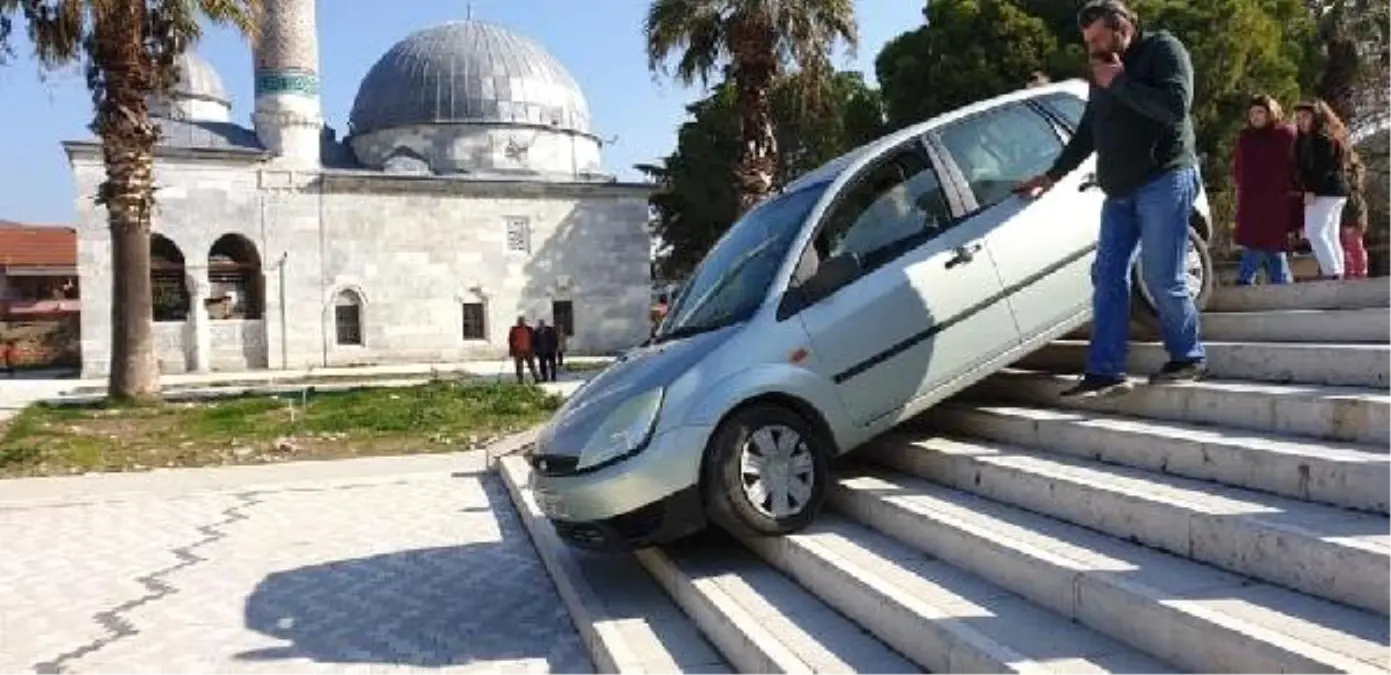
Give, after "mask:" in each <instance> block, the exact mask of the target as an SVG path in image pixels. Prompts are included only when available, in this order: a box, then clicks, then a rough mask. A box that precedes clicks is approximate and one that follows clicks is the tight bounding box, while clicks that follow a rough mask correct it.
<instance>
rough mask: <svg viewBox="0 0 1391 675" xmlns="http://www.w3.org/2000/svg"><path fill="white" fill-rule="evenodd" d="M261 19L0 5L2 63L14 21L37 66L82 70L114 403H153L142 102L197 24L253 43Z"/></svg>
mask: <svg viewBox="0 0 1391 675" xmlns="http://www.w3.org/2000/svg"><path fill="white" fill-rule="evenodd" d="M259 10H260V1H259V0H0V52H2V53H0V56H10V55H13V47H12V45H11V44H10V41H9V38H10V36H11V34H12V30H13V29H14V27H15V25H16V24H15V22H16V20H18V21H19V22H20V23H22V25H23V26H24V29H25V31H26V33H27V34H28V36H29V38H30V41H31V42H32V43H33V46H34V52H35V56H37V57H38V59H39V62H40V65H41V66H42V67H44V68H46V69H57V68H60V67H63V66H65V65H68V64H71V63H74V62H82V63H83V64H84V65H85V66H86V72H87V86H88V89H89V90H90V91H91V94H92V105H93V107H94V109H95V116H94V119H93V121H92V124H91V129H92V131H93V133H95V134H96V135H97V136H98V137H100V138H101V141H102V159H103V162H104V164H105V167H106V180H105V181H103V182H102V184H101V187H100V188H99V189H98V194H97V195H96V200H97V203H99V204H102V205H104V206H105V207H106V211H107V219H108V223H109V226H110V228H111V256H112V260H111V268H112V289H111V291H112V292H111V373H110V379H109V384H108V395H109V396H110V397H112V398H115V399H135V400H141V399H154V398H157V397H158V396H159V365H158V362H157V361H156V358H155V345H154V335H153V321H154V317H153V316H152V299H151V290H150V218H151V214H152V212H153V209H154V205H155V198H154V192H155V186H154V154H155V144H156V143H157V142H158V140H159V129H158V127H156V126H155V124H154V123H153V122H152V121H151V119H150V113H149V108H148V104H149V100H150V98H151V97H152V96H157V95H160V94H162V93H164V92H167V91H168V90H169V88H170V87H171V86H172V85H173V84H174V82H175V80H176V79H177V77H178V73H177V69H176V66H175V62H176V59H177V58H178V56H179V55H180V54H181V53H183V52H184V50H185V49H187V48H188V47H189V45H190V44H192V43H194V42H196V41H197V40H198V38H199V37H200V36H201V35H202V29H201V27H200V25H199V21H200V20H201V19H208V20H211V21H212V22H214V23H221V24H231V25H234V26H236V27H237V28H239V29H241V31H242V32H243V33H245V34H247V35H251V34H252V32H253V30H254V26H255V17H256V15H257V13H258V12H259Z"/></svg>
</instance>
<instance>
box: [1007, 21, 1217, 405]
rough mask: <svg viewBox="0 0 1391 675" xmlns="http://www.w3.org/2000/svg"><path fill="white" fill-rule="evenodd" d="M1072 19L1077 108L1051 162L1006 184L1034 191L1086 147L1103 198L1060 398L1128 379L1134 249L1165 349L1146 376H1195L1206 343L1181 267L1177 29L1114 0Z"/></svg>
mask: <svg viewBox="0 0 1391 675" xmlns="http://www.w3.org/2000/svg"><path fill="white" fill-rule="evenodd" d="M1077 24H1078V26H1079V27H1080V28H1081V30H1082V36H1083V38H1085V40H1086V43H1087V50H1088V52H1089V53H1090V55H1091V75H1092V77H1091V80H1092V86H1091V93H1090V96H1089V98H1088V101H1087V107H1086V110H1085V111H1084V112H1083V113H1082V119H1081V122H1080V123H1079V125H1078V129H1077V133H1076V134H1074V135H1073V136H1072V139H1071V140H1069V141H1068V144H1067V146H1066V147H1065V148H1064V149H1063V152H1062V154H1061V155H1059V157H1058V159H1057V161H1055V162H1054V163H1053V166H1052V167H1051V168H1050V169H1049V170H1048V171H1047V172H1045V173H1044V174H1042V175H1039V176H1035V177H1033V178H1030V179H1029V180H1026V181H1024V182H1022V183H1020V184H1019V185H1017V186H1016V187H1015V191H1016V192H1019V193H1021V194H1024V195H1026V196H1030V197H1036V196H1038V195H1039V194H1040V193H1042V192H1043V191H1045V190H1048V189H1049V188H1051V187H1052V186H1053V184H1054V183H1056V182H1057V181H1058V180H1059V179H1061V178H1062V177H1063V176H1064V175H1066V174H1068V173H1070V172H1072V171H1074V170H1075V169H1077V167H1078V166H1080V165H1081V164H1082V162H1083V160H1085V159H1086V158H1087V157H1088V156H1089V155H1091V154H1092V152H1095V153H1096V181H1097V185H1098V186H1099V187H1100V188H1101V190H1102V191H1103V192H1105V194H1106V201H1105V203H1104V205H1103V206H1102V210H1101V236H1100V241H1099V242H1098V245H1097V253H1096V262H1095V263H1093V265H1092V285H1093V291H1092V314H1093V317H1092V339H1091V344H1090V346H1089V348H1088V351H1087V365H1086V370H1085V372H1084V373H1083V376H1082V378H1081V380H1080V381H1079V382H1078V383H1077V384H1076V385H1075V386H1073V387H1071V388H1069V389H1068V390H1067V391H1064V392H1063V395H1064V396H1069V397H1070V396H1098V395H1104V394H1117V393H1122V392H1124V391H1126V390H1128V389H1129V388H1130V381H1129V380H1128V379H1127V378H1126V376H1125V364H1126V357H1127V351H1128V343H1129V339H1130V298H1131V287H1130V283H1131V282H1130V276H1131V275H1130V270H1131V267H1132V263H1133V261H1134V260H1135V256H1136V255H1137V249H1138V250H1139V255H1141V256H1143V259H1142V262H1143V264H1142V268H1143V270H1144V275H1145V283H1146V285H1147V286H1148V287H1149V289H1150V291H1151V294H1152V295H1153V297H1154V301H1155V305H1156V308H1157V309H1158V313H1159V322H1160V331H1161V334H1162V336H1163V339H1164V347H1165V349H1166V350H1167V351H1168V352H1169V361H1168V362H1167V363H1166V364H1164V367H1163V368H1162V369H1161V370H1160V371H1159V372H1157V373H1154V374H1153V375H1151V376H1150V383H1152V384H1159V383H1165V382H1180V381H1188V380H1196V379H1199V378H1201V377H1203V376H1204V375H1205V374H1206V371H1207V368H1206V351H1205V350H1204V348H1203V343H1202V339H1201V337H1200V330H1199V321H1198V310H1197V307H1196V306H1195V305H1194V304H1193V297H1192V295H1191V294H1190V293H1189V292H1188V285H1187V279H1186V275H1187V273H1186V270H1185V264H1184V262H1185V258H1186V254H1187V249H1188V222H1189V215H1190V214H1191V213H1192V210H1193V203H1194V201H1196V199H1197V197H1198V194H1199V191H1200V190H1201V189H1202V182H1201V178H1200V176H1199V175H1198V168H1197V164H1198V158H1197V153H1196V151H1195V150H1194V145H1195V140H1194V134H1193V120H1192V117H1191V109H1192V105H1193V63H1192V60H1191V58H1190V57H1189V55H1188V49H1187V48H1185V47H1184V46H1183V43H1181V42H1179V40H1178V38H1175V37H1174V36H1173V35H1171V34H1169V33H1167V32H1164V31H1144V30H1142V29H1141V26H1140V21H1139V18H1138V17H1137V16H1136V14H1135V13H1134V12H1133V11H1131V10H1130V8H1129V7H1126V6H1125V4H1124V3H1122V2H1120V0H1091V1H1090V2H1088V3H1087V4H1086V5H1084V6H1083V7H1082V9H1081V11H1080V12H1078V15H1077ZM1045 236H1046V235H1045ZM1142 244H1143V245H1142Z"/></svg>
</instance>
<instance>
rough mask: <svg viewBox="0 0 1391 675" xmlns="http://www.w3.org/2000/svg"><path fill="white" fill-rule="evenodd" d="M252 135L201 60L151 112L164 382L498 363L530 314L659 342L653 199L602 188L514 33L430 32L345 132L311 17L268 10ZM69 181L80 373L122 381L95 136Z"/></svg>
mask: <svg viewBox="0 0 1391 675" xmlns="http://www.w3.org/2000/svg"><path fill="white" fill-rule="evenodd" d="M263 14H264V16H263V18H262V25H261V30H260V36H259V38H258V40H257V41H256V44H255V45H253V48H252V51H253V56H254V63H255V110H254V113H253V114H252V125H253V127H252V128H246V127H243V126H240V125H238V124H236V123H234V122H232V121H231V119H230V117H231V101H230V99H229V97H228V95H227V93H226V90H225V89H224V88H223V85H222V81H221V79H220V78H219V76H218V74H217V73H216V72H215V71H214V70H213V68H212V67H211V66H210V65H209V64H208V63H206V62H204V61H203V60H201V59H199V58H198V57H197V56H196V55H193V54H186V55H185V56H184V57H183V58H182V61H181V63H180V78H179V84H178V86H177V87H175V89H174V91H173V92H172V93H171V94H170V95H169V96H168V97H164V98H162V99H161V100H159V101H155V102H152V112H153V113H154V114H155V116H156V118H157V122H158V124H159V125H160V127H161V130H162V132H163V133H162V140H161V142H160V146H159V149H158V152H157V158H156V180H157V186H158V187H157V190H158V191H157V193H156V198H157V200H158V207H157V212H156V215H155V217H154V224H153V229H154V234H153V236H152V242H151V258H152V262H151V268H152V277H153V279H152V281H153V286H154V303H155V307H154V314H155V322H156V323H155V336H156V343H157V350H158V354H159V361H160V367H161V370H162V371H163V372H203V371H209V370H249V369H263V368H309V367H319V366H348V365H368V364H383V363H426V362H447V361H463V360H470V359H480V358H500V357H502V356H504V355H505V354H506V334H507V330H508V328H509V327H510V326H511V325H512V324H513V323H514V322H515V320H516V318H517V317H518V316H525V317H527V318H528V320H530V321H531V322H533V323H534V322H535V321H536V320H538V319H544V320H546V321H547V322H552V323H554V324H555V325H558V326H560V327H562V328H563V329H565V330H566V331H567V332H568V333H569V334H570V335H571V336H572V337H570V339H569V350H570V351H571V352H572V353H577V354H584V353H589V354H603V353H612V352H615V351H618V350H622V349H624V348H627V347H630V346H633V345H635V344H637V343H639V342H641V341H642V340H643V339H644V338H645V337H647V335H648V323H647V321H648V308H649V305H650V299H651V295H650V293H651V283H652V282H651V267H650V259H651V240H650V236H649V234H648V229H647V223H648V206H647V198H648V196H649V195H650V193H651V190H652V187H651V186H650V185H646V184H633V183H621V182H618V181H617V180H615V178H614V177H613V176H612V175H608V174H605V173H604V170H603V168H602V165H601V151H602V147H603V142H602V140H601V139H600V137H599V136H598V135H597V134H596V132H595V130H594V126H593V122H592V120H591V118H590V113H589V109H588V105H587V103H586V102H585V97H584V94H583V93H582V92H581V90H580V88H579V86H578V85H577V84H576V82H575V80H574V78H573V77H572V76H571V75H570V74H569V73H568V72H567V71H566V69H565V67H564V66H563V65H562V64H561V63H560V62H558V61H557V60H556V59H555V58H554V57H553V56H551V55H550V54H549V53H548V52H547V51H546V50H545V49H544V48H542V47H541V46H540V45H538V44H537V43H535V42H534V41H532V40H530V39H528V38H525V37H523V36H520V35H518V34H516V33H514V32H512V31H510V30H507V29H506V28H503V27H500V26H497V25H494V24H490V23H486V22H481V21H474V20H468V21H461V22H453V23H448V24H444V25H440V26H435V27H432V28H426V29H424V30H421V31H418V32H416V33H414V34H411V35H409V36H407V37H406V38H405V39H403V40H401V41H400V42H399V43H397V44H396V45H395V46H394V47H392V48H391V49H390V50H388V51H387V53H386V54H385V55H384V56H382V57H381V59H380V60H378V61H377V62H376V64H375V65H374V66H373V67H372V68H371V69H370V70H369V71H368V73H367V75H366V76H365V77H364V78H363V80H362V84H361V86H360V88H359V90H358V93H357V97H356V100H355V101H354V103H353V107H352V110H351V113H350V115H349V121H348V127H347V133H346V135H344V136H343V137H341V138H340V137H339V135H338V134H337V133H336V132H335V130H333V129H332V128H330V127H329V126H327V125H326V124H325V122H324V118H323V115H322V111H321V105H320V97H319V79H318V71H319V68H318V38H317V35H316V16H315V0H270V1H269V2H267V3H266V11H265V12H264V13H263ZM63 146H64V149H65V150H66V151H67V155H68V158H69V160H70V163H71V165H72V169H73V173H74V176H75V180H76V184H77V194H78V198H77V223H76V226H77V231H78V275H79V283H80V285H81V288H82V290H83V299H82V301H83V308H82V319H81V321H82V362H83V374H84V376H86V377H100V376H104V375H105V374H106V373H107V371H108V370H109V366H110V321H111V295H110V293H111V266H110V265H111V243H110V237H109V234H108V230H107V223H106V213H105V210H104V209H103V207H100V206H98V205H95V204H94V203H93V201H92V197H93V195H95V194H96V188H97V185H99V184H100V182H101V181H102V179H103V168H102V161H101V146H100V144H99V142H97V141H96V140H82V141H69V142H65V143H64V144H63Z"/></svg>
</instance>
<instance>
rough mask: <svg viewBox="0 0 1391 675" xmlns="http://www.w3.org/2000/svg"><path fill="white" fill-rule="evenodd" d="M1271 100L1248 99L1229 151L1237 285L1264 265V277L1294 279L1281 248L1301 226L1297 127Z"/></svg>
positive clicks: (1280, 280)
mask: <svg viewBox="0 0 1391 675" xmlns="http://www.w3.org/2000/svg"><path fill="white" fill-rule="evenodd" d="M1282 118H1283V114H1282V112H1281V110H1280V104H1279V103H1277V102H1276V101H1275V99H1273V98H1271V97H1269V96H1266V95H1264V94H1262V95H1260V96H1255V97H1253V98H1252V99H1251V103H1250V107H1249V108H1248V109H1247V112H1246V122H1247V126H1246V128H1245V129H1242V131H1241V136H1240V138H1238V139H1237V143H1236V152H1235V153H1233V158H1232V164H1233V167H1232V168H1233V172H1234V173H1235V177H1236V243H1237V244H1238V245H1240V246H1241V247H1242V249H1243V250H1242V252H1241V268H1240V269H1239V271H1238V272H1237V277H1236V283H1237V285H1238V286H1249V285H1251V284H1252V283H1254V282H1255V280H1256V274H1257V273H1258V272H1260V271H1261V269H1264V270H1265V275H1266V282H1267V283H1271V284H1288V283H1291V282H1292V281H1293V275H1292V274H1291V273H1290V262H1289V258H1288V257H1286V255H1285V249H1286V247H1287V246H1288V245H1289V241H1290V234H1291V233H1293V232H1298V231H1299V230H1300V228H1302V227H1303V226H1304V222H1303V220H1304V219H1303V217H1302V216H1303V208H1304V207H1303V204H1302V202H1301V201H1300V195H1299V193H1298V191H1297V187H1298V186H1297V185H1296V184H1295V174H1296V171H1295V165H1294V143H1295V139H1296V138H1298V135H1299V132H1298V131H1297V130H1296V129H1295V127H1294V125H1292V124H1288V123H1286V122H1285V121H1284V120H1283V119H1282Z"/></svg>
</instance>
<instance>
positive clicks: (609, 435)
mask: <svg viewBox="0 0 1391 675" xmlns="http://www.w3.org/2000/svg"><path fill="white" fill-rule="evenodd" d="M664 393H665V392H664V391H663V388H662V387H657V388H655V389H649V390H647V391H645V392H643V393H641V394H638V395H637V396H634V397H632V398H630V399H628V400H627V401H626V402H624V403H623V405H621V406H618V408H617V409H615V410H614V411H613V412H611V413H609V416H608V417H607V418H606V419H605V420H604V423H603V424H601V425H599V428H598V429H596V430H595V431H594V433H593V434H592V435H591V436H590V437H589V441H588V442H586V443H585V444H584V449H583V450H581V451H580V461H579V464H578V465H577V466H576V467H575V468H577V469H587V468H589V467H592V466H597V465H599V464H603V463H604V462H607V461H609V460H611V459H613V458H615V457H621V456H623V455H626V454H628V453H631V452H634V451H636V450H638V449H639V448H641V447H642V446H643V444H645V443H647V440H648V436H649V435H651V433H652V428H653V427H654V426H656V424H657V413H658V412H660V411H661V409H662V397H663V395H664Z"/></svg>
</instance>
